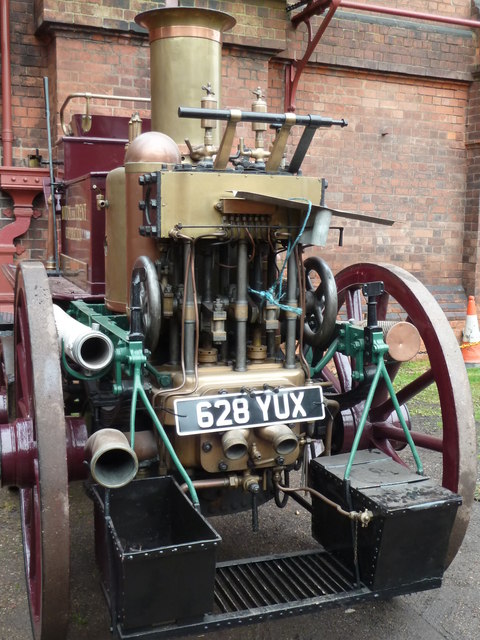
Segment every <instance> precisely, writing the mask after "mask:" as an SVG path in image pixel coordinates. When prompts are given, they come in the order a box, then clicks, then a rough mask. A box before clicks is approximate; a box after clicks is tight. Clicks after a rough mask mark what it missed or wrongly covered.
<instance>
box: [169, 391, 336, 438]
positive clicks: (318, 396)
mask: <svg viewBox="0 0 480 640" xmlns="http://www.w3.org/2000/svg"><path fill="white" fill-rule="evenodd" d="M174 411H175V425H176V428H177V433H178V434H179V435H193V434H197V433H205V431H228V430H230V429H250V428H253V427H261V426H264V425H268V424H275V423H282V422H286V423H291V422H311V421H312V420H321V419H323V418H324V417H325V406H324V404H323V395H322V388H321V387H319V386H309V387H290V388H289V387H286V388H283V389H279V390H278V391H276V390H270V389H268V390H265V391H251V392H248V393H222V394H218V395H214V396H201V397H196V398H177V399H176V400H175V401H174Z"/></svg>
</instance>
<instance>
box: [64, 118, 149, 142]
mask: <svg viewBox="0 0 480 640" xmlns="http://www.w3.org/2000/svg"><path fill="white" fill-rule="evenodd" d="M82 117H83V116H82V114H80V113H75V114H74V115H73V116H72V120H71V122H70V126H71V127H72V131H73V135H74V136H78V137H82V138H85V137H88V138H114V139H115V138H116V139H122V138H128V123H129V122H130V118H128V117H126V116H125V117H124V116H100V115H92V121H91V127H90V130H89V131H87V132H86V133H85V132H84V131H83V130H82ZM150 128H151V122H150V120H149V119H143V118H142V131H143V132H146V131H150Z"/></svg>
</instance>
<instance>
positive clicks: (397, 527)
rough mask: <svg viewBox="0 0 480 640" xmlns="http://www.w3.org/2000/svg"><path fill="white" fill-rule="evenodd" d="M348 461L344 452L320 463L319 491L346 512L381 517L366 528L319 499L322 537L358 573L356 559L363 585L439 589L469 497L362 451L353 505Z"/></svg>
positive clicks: (315, 519)
mask: <svg viewBox="0 0 480 640" xmlns="http://www.w3.org/2000/svg"><path fill="white" fill-rule="evenodd" d="M348 459H349V454H342V455H338V456H331V457H324V458H316V459H315V460H312V462H311V465H310V482H311V486H313V488H315V489H317V490H318V491H319V492H321V493H323V494H324V495H325V496H326V497H328V498H330V499H331V500H334V501H335V502H337V503H340V504H341V505H342V507H343V508H344V509H346V510H351V509H353V510H355V511H362V510H364V509H368V510H370V511H371V512H372V513H373V516H374V517H373V519H372V521H371V522H370V524H369V525H368V526H367V527H365V528H364V527H362V526H360V525H355V524H353V523H352V521H350V520H349V519H348V518H346V517H344V516H342V515H340V514H339V513H338V512H337V511H335V509H333V508H332V507H331V506H328V505H327V504H325V502H323V501H322V500H320V499H318V498H314V499H313V515H312V532H313V536H314V538H315V539H316V540H318V541H319V542H320V543H321V544H322V545H323V546H324V547H325V548H326V549H327V550H328V551H330V552H331V553H333V554H334V555H336V556H337V557H338V558H339V559H340V560H341V561H342V562H344V563H345V564H346V565H347V566H349V567H351V568H352V570H353V568H354V556H355V554H356V556H357V558H358V567H359V572H360V579H361V581H362V582H363V584H365V585H366V586H368V587H371V588H372V589H375V590H388V589H399V588H402V587H409V586H410V587H411V585H413V584H415V583H418V584H419V583H422V588H428V583H431V584H430V585H429V586H431V587H435V586H439V585H440V583H441V579H442V576H443V572H444V568H445V558H446V553H447V547H448V541H449V538H450V533H451V531H452V526H453V522H454V520H455V515H456V512H457V509H458V507H459V505H460V504H461V497H460V496H458V495H456V494H454V493H452V492H451V491H448V489H445V488H443V487H441V486H438V485H436V484H435V482H433V481H432V480H431V479H429V478H426V477H425V476H420V475H417V474H416V473H413V472H411V471H409V470H408V469H407V468H406V467H404V466H403V465H401V464H399V463H397V462H395V461H393V460H392V459H391V458H390V457H388V456H386V455H385V454H383V453H381V452H380V451H377V450H373V451H359V452H358V453H357V455H356V457H355V460H354V463H353V466H352V471H351V474H350V483H351V490H350V492H351V506H349V505H348V502H347V499H346V491H347V483H346V482H345V480H344V474H345V468H346V465H347V462H348Z"/></svg>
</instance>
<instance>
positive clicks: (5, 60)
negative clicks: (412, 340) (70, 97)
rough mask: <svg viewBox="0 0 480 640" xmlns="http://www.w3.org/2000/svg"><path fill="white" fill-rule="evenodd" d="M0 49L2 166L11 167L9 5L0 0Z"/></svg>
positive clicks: (5, 0)
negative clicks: (0, 67) (0, 70)
mask: <svg viewBox="0 0 480 640" xmlns="http://www.w3.org/2000/svg"><path fill="white" fill-rule="evenodd" d="M0 48H1V56H2V144H3V164H4V165H5V166H7V167H10V166H11V165H12V144H13V130H12V80H11V75H10V4H9V2H8V0H0Z"/></svg>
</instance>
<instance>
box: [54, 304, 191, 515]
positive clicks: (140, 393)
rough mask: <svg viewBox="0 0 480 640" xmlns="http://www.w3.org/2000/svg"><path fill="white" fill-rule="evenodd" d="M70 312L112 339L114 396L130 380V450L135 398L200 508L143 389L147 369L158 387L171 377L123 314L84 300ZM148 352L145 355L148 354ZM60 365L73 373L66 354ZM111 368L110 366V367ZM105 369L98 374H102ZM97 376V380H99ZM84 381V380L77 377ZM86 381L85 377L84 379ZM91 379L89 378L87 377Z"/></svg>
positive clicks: (132, 445) (184, 472) (132, 438)
mask: <svg viewBox="0 0 480 640" xmlns="http://www.w3.org/2000/svg"><path fill="white" fill-rule="evenodd" d="M69 312H70V313H71V315H72V316H73V317H75V318H76V319H77V320H79V322H82V323H83V324H85V325H87V326H90V327H91V326H92V324H94V323H96V324H98V325H99V327H101V329H102V330H103V331H104V333H105V334H106V335H108V337H109V338H110V339H111V340H112V342H113V343H114V347H115V353H114V361H113V362H114V364H113V367H114V382H113V393H114V394H115V395H120V393H122V391H123V387H122V374H125V375H126V376H127V377H128V378H129V379H131V380H132V381H133V390H132V401H131V406H130V446H131V448H132V449H134V447H135V414H136V409H137V402H138V398H139V397H140V399H141V400H142V402H143V404H144V406H145V408H146V410H147V412H148V414H149V416H150V418H151V419H152V422H153V424H154V425H155V428H156V430H157V431H158V433H159V435H160V438H161V440H162V442H163V444H164V445H165V448H166V449H167V451H168V453H169V455H170V457H171V459H172V462H173V463H174V465H175V466H176V468H177V470H178V472H179V474H180V475H181V477H182V478H183V480H184V482H185V483H186V484H187V487H188V490H189V492H190V496H191V498H192V502H193V504H194V506H195V508H196V509H198V510H199V509H200V501H199V499H198V496H197V492H196V490H195V487H194V485H193V483H192V480H191V479H190V476H189V475H188V473H187V471H186V469H185V467H184V466H183V465H182V463H181V462H180V459H179V458H178V456H177V454H176V453H175V450H174V448H173V446H172V444H171V442H170V440H169V438H168V436H167V434H166V432H165V429H164V428H163V426H162V424H161V422H160V420H159V418H158V416H157V414H156V413H155V409H154V408H153V406H152V404H151V402H150V400H149V398H148V396H147V394H146V392H145V389H144V384H143V378H144V372H145V370H148V371H149V372H150V373H151V374H153V375H154V376H156V378H157V380H158V382H159V384H160V385H161V386H164V387H167V386H169V384H170V383H171V376H165V375H164V374H159V373H158V372H157V371H156V369H155V368H154V367H153V366H152V365H151V364H150V363H149V362H148V361H147V355H146V352H145V350H144V347H143V342H141V341H137V340H130V332H129V322H128V318H127V316H125V315H111V314H109V312H108V310H107V308H106V307H105V305H102V304H87V303H86V302H84V301H83V300H76V301H74V302H72V303H71V305H70V308H69ZM147 353H148V352H147ZM62 362H63V364H64V366H66V370H67V371H68V372H69V373H70V372H72V373H74V374H76V372H74V371H72V369H71V368H70V367H69V366H68V364H67V362H66V359H65V355H64V354H63V352H62ZM109 369H110V367H109ZM106 371H107V370H104V371H103V372H101V375H104V374H105V373H106ZM101 375H100V374H99V376H98V377H101ZM75 377H78V374H76V376H75ZM79 379H83V378H79ZM85 379H86V378H85ZM88 379H89V380H91V379H92V378H91V377H88Z"/></svg>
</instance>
